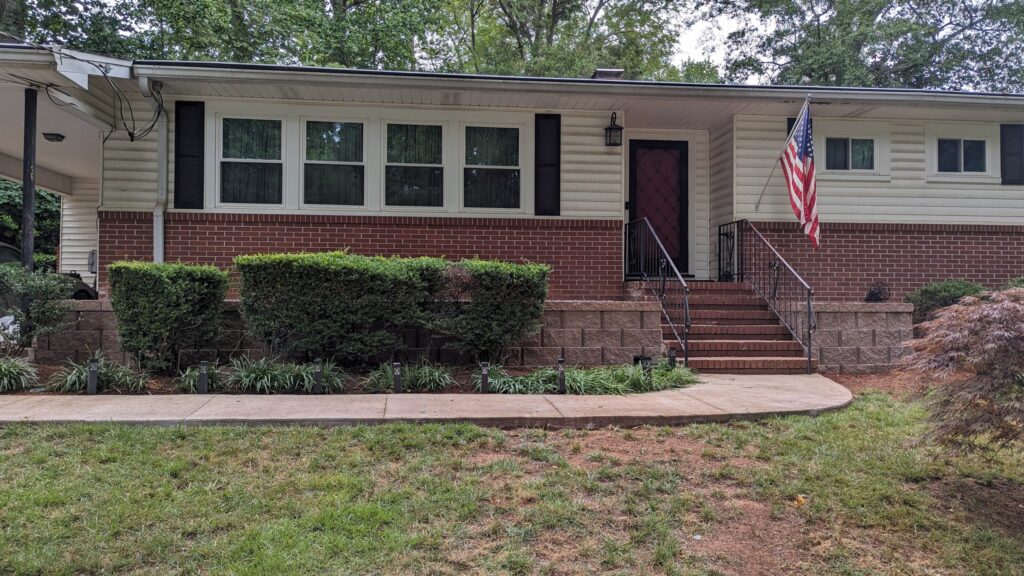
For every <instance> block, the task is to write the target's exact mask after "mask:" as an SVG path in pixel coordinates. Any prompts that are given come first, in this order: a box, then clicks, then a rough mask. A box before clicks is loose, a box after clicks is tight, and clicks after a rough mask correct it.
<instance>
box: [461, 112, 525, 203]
mask: <svg viewBox="0 0 1024 576" xmlns="http://www.w3.org/2000/svg"><path fill="white" fill-rule="evenodd" d="M465 136H466V140H465V142H466V150H465V157H464V160H463V161H464V164H463V204H464V205H465V207H466V208H519V207H520V202H521V199H520V196H521V193H520V192H521V190H522V178H521V175H522V171H521V169H520V166H519V128H498V127H485V126H466V134H465Z"/></svg>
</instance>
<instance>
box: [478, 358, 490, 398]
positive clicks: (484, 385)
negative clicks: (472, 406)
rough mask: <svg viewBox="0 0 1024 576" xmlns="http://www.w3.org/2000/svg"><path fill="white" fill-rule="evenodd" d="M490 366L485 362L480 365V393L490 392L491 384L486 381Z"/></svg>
mask: <svg viewBox="0 0 1024 576" xmlns="http://www.w3.org/2000/svg"><path fill="white" fill-rule="evenodd" d="M490 371H491V365H490V364H489V363H487V362H481V363H480V393H481V394H487V393H488V392H490V391H491V383H490V382H489V381H488V376H489V375H490Z"/></svg>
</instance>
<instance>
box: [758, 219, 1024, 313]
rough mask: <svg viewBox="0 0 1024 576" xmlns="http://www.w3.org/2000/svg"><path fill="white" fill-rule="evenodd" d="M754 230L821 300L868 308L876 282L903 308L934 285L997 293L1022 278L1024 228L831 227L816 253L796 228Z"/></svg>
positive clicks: (768, 225)
mask: <svg viewBox="0 0 1024 576" xmlns="http://www.w3.org/2000/svg"><path fill="white" fill-rule="evenodd" d="M755 225H756V226H757V228H758V230H760V231H761V233H762V234H764V236H765V237H766V238H767V239H768V241H769V242H771V243H772V244H773V245H774V246H775V247H776V249H778V251H779V253H781V254H782V256H783V257H784V258H785V259H786V260H787V261H789V263H790V264H792V265H793V267H794V268H795V269H796V270H797V271H798V272H799V273H800V274H801V275H803V276H804V278H806V279H807V281H808V282H809V283H810V284H811V286H813V287H814V294H815V298H816V299H817V300H831V301H862V300H863V299H864V295H865V294H866V293H867V291H868V288H869V287H870V286H871V285H872V284H873V283H875V282H876V281H878V280H881V281H883V282H885V283H887V284H888V285H889V287H890V289H891V290H892V299H893V300H901V299H902V298H903V296H904V295H906V294H907V293H908V292H911V291H913V290H915V289H917V288H920V287H921V286H923V285H925V284H927V283H929V282H934V281H936V280H946V279H949V278H964V279H967V280H972V281H975V282H979V283H981V284H983V285H985V286H989V287H997V286H1000V285H1002V284H1003V283H1005V282H1006V281H1007V280H1008V279H1010V278H1016V277H1020V276H1024V226H978V225H942V224H855V223H825V224H823V225H822V229H821V248H820V249H819V250H817V251H815V250H814V249H813V248H812V247H811V244H810V242H809V241H808V240H807V237H806V236H804V235H803V234H801V233H800V232H799V230H798V228H797V224H796V223H782V222H757V223H755Z"/></svg>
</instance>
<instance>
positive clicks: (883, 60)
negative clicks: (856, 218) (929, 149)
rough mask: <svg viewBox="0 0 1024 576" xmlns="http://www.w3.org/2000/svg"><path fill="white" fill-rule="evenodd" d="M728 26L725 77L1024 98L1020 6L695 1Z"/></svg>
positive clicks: (1017, 1)
mask: <svg viewBox="0 0 1024 576" xmlns="http://www.w3.org/2000/svg"><path fill="white" fill-rule="evenodd" d="M695 1H696V4H695V7H696V8H697V9H696V10H695V11H694V12H693V13H692V14H693V15H692V16H691V19H690V22H694V21H697V20H700V19H709V18H710V19H714V18H721V17H727V18H730V19H732V20H735V21H739V22H742V23H743V25H742V26H740V27H739V28H738V29H737V30H735V31H733V32H731V33H729V34H728V35H727V37H726V39H725V45H726V46H725V47H726V49H727V53H728V57H727V59H726V70H725V73H726V77H727V78H728V79H729V80H732V81H737V82H745V81H748V80H750V79H760V80H762V81H767V82H771V83H777V84H809V85H824V86H836V85H841V86H876V87H903V88H946V89H957V90H960V89H966V90H991V91H1021V90H1024V0H895V1H894V0H695Z"/></svg>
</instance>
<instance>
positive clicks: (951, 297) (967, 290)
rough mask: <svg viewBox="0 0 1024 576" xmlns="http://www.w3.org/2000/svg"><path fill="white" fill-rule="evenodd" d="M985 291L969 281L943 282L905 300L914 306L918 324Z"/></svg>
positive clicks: (925, 288)
mask: <svg viewBox="0 0 1024 576" xmlns="http://www.w3.org/2000/svg"><path fill="white" fill-rule="evenodd" d="M984 291H985V287H984V286H982V285H981V284H976V283H974V282H970V281H968V280H943V281H942V282H932V283H931V284H928V285H926V286H923V287H921V288H918V289H917V290H915V291H913V292H911V293H910V294H907V296H906V298H904V299H905V300H906V301H907V302H909V303H911V304H913V305H914V323H915V324H917V323H919V322H924V321H925V320H927V319H928V316H929V315H930V314H931V313H932V312H934V311H935V310H938V309H939V308H945V307H946V306H950V305H952V304H956V303H957V302H958V301H959V300H960V299H961V298H963V297H964V296H976V295H978V294H981V293H982V292H984Z"/></svg>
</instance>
